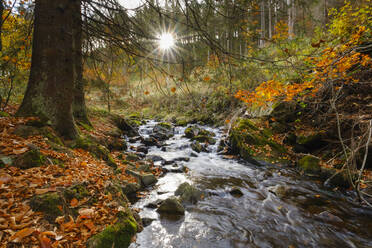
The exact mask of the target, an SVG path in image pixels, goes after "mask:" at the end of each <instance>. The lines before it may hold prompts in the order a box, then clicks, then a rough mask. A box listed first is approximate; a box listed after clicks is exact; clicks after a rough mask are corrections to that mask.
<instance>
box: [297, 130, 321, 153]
mask: <svg viewBox="0 0 372 248" xmlns="http://www.w3.org/2000/svg"><path fill="white" fill-rule="evenodd" d="M322 136H323V135H322V134H321V133H315V134H312V135H307V136H305V135H300V136H297V138H296V143H297V144H299V145H302V146H304V147H305V148H306V149H309V150H310V151H314V150H317V149H320V148H322V147H323V146H324V145H325V144H326V142H324V141H323V140H322Z"/></svg>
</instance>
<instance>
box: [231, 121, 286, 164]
mask: <svg viewBox="0 0 372 248" xmlns="http://www.w3.org/2000/svg"><path fill="white" fill-rule="evenodd" d="M229 141H230V147H231V152H232V153H234V154H239V155H240V156H241V157H242V158H243V159H245V160H247V161H248V162H250V163H253V164H256V165H260V163H259V162H258V160H263V161H266V162H274V161H275V162H276V161H278V162H280V163H287V161H285V160H283V159H281V157H283V155H285V154H287V151H286V149H285V147H284V146H282V145H280V144H278V143H276V142H275V141H274V140H273V139H272V132H271V131H270V130H267V129H263V130H260V129H259V128H258V127H257V126H256V125H255V123H254V122H253V121H251V120H248V119H243V118H241V119H238V120H237V121H236V123H235V124H234V126H233V128H232V129H231V131H230V134H229ZM268 155H269V156H268Z"/></svg>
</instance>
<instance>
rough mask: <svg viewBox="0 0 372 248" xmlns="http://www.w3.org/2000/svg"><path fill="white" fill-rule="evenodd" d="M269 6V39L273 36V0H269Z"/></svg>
mask: <svg viewBox="0 0 372 248" xmlns="http://www.w3.org/2000/svg"><path fill="white" fill-rule="evenodd" d="M268 8H269V39H271V37H272V26H271V0H268Z"/></svg>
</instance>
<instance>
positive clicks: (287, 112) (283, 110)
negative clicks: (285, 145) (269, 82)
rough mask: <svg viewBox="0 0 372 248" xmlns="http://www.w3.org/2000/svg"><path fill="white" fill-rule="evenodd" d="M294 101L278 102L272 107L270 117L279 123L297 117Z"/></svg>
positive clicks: (293, 119)
mask: <svg viewBox="0 0 372 248" xmlns="http://www.w3.org/2000/svg"><path fill="white" fill-rule="evenodd" d="M296 108H297V106H296V103H293V102H284V101H283V102H280V103H278V104H276V105H275V106H274V107H273V110H272V111H271V113H270V117H272V118H274V119H275V120H276V121H278V122H281V123H289V122H293V121H295V120H296V119H297V112H296Z"/></svg>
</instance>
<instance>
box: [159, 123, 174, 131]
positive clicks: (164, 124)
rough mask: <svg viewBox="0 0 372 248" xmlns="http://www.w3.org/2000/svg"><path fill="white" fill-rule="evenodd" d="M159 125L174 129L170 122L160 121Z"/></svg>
mask: <svg viewBox="0 0 372 248" xmlns="http://www.w3.org/2000/svg"><path fill="white" fill-rule="evenodd" d="M157 125H158V126H160V127H162V128H165V129H168V130H172V128H173V126H172V124H171V123H169V122H160V123H158V124H157Z"/></svg>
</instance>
